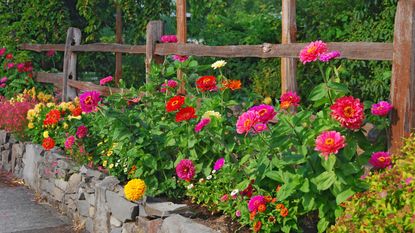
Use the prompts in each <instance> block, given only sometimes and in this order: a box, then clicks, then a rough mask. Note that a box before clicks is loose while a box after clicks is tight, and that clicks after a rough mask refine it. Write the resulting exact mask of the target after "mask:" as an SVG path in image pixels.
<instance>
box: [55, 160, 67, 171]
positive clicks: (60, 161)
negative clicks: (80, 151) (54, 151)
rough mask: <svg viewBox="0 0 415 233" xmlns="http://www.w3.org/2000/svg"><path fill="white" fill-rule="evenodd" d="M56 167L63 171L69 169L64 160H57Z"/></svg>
mask: <svg viewBox="0 0 415 233" xmlns="http://www.w3.org/2000/svg"><path fill="white" fill-rule="evenodd" d="M57 167H58V168H60V169H64V170H67V169H69V165H68V163H67V162H66V161H65V160H64V159H59V160H58V165H57Z"/></svg>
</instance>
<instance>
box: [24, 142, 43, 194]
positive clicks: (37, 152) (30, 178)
mask: <svg viewBox="0 0 415 233" xmlns="http://www.w3.org/2000/svg"><path fill="white" fill-rule="evenodd" d="M42 151H43V150H42V149H40V148H39V147H37V146H35V145H33V144H27V145H26V151H25V153H24V154H23V164H24V167H23V179H24V180H25V182H26V184H28V185H29V186H30V187H31V188H33V189H35V190H37V191H38V190H39V183H40V181H39V174H38V163H39V161H41V160H42V157H41V153H42Z"/></svg>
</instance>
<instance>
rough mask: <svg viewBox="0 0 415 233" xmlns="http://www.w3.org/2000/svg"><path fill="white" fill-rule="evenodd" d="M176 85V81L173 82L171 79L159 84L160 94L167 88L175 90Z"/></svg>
mask: <svg viewBox="0 0 415 233" xmlns="http://www.w3.org/2000/svg"><path fill="white" fill-rule="evenodd" d="M177 84H178V83H177V82H176V81H174V80H173V79H170V80H168V81H167V83H163V84H161V88H160V92H163V93H165V92H166V91H167V89H168V88H171V89H173V88H176V87H177Z"/></svg>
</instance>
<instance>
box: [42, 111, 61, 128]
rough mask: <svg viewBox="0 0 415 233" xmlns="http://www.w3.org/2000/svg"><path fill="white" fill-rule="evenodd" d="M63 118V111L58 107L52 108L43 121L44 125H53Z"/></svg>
mask: <svg viewBox="0 0 415 233" xmlns="http://www.w3.org/2000/svg"><path fill="white" fill-rule="evenodd" d="M60 118H61V112H60V111H59V110H56V109H52V110H50V111H49V112H48V113H47V114H46V117H45V120H44V121H43V125H45V126H52V125H55V124H57V123H58V122H59V120H60Z"/></svg>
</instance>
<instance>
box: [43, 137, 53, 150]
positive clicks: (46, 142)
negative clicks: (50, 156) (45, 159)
mask: <svg viewBox="0 0 415 233" xmlns="http://www.w3.org/2000/svg"><path fill="white" fill-rule="evenodd" d="M42 147H43V148H44V149H45V150H51V149H52V148H53V147H55V140H53V139H52V138H51V137H48V138H44V139H43V142H42Z"/></svg>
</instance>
